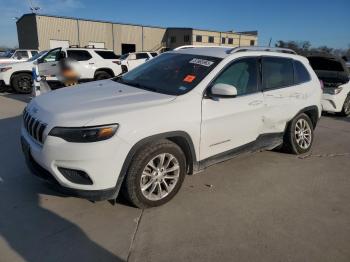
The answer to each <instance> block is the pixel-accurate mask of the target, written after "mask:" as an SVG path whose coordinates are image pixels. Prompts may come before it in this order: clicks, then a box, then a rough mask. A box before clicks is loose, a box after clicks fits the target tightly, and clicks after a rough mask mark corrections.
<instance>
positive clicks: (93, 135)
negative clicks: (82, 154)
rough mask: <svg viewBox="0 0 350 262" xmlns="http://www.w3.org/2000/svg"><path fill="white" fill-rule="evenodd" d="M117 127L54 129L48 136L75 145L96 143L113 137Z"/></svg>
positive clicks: (113, 125)
mask: <svg viewBox="0 0 350 262" xmlns="http://www.w3.org/2000/svg"><path fill="white" fill-rule="evenodd" d="M118 127H119V125H118V124H112V125H103V126H91V127H55V128H53V129H52V130H51V131H50V133H49V136H56V137H60V138H62V139H64V140H66V141H68V142H75V143H89V142H97V141H102V140H106V139H109V138H111V137H112V136H114V134H115V133H116V132H117V130H118Z"/></svg>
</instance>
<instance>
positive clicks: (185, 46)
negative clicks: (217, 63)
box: [173, 45, 231, 51]
mask: <svg viewBox="0 0 350 262" xmlns="http://www.w3.org/2000/svg"><path fill="white" fill-rule="evenodd" d="M200 47H207V48H208V47H215V48H218V47H222V48H231V46H223V45H183V46H179V47H176V48H174V49H173V51H177V50H182V49H189V48H200Z"/></svg>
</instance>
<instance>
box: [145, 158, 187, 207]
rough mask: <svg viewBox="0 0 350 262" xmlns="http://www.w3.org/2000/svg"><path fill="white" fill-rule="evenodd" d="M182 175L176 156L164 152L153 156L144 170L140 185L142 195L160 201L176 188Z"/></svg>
mask: <svg viewBox="0 0 350 262" xmlns="http://www.w3.org/2000/svg"><path fill="white" fill-rule="evenodd" d="M179 175H180V165H179V161H178V160H177V159H176V157H175V156H174V155H172V154H169V153H162V154H159V155H157V156H156V157H154V158H152V159H151V160H150V161H149V162H148V164H147V165H146V166H145V168H144V170H143V171H142V175H141V180H140V187H141V192H142V195H143V196H144V197H145V198H147V199H148V200H151V201H158V200H161V199H163V198H164V197H166V196H167V195H169V194H170V193H171V192H172V191H173V189H174V188H175V186H176V184H177V182H178V180H179Z"/></svg>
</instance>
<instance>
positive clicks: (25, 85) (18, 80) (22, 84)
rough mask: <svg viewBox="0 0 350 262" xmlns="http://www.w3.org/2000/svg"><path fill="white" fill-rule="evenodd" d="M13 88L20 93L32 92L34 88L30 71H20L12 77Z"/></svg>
mask: <svg viewBox="0 0 350 262" xmlns="http://www.w3.org/2000/svg"><path fill="white" fill-rule="evenodd" d="M11 83H12V88H13V89H14V90H15V91H16V92H17V93H19V94H30V93H31V92H32V88H33V86H32V85H33V80H32V76H31V75H30V74H28V73H20V74H17V75H15V76H13V77H12V81H11Z"/></svg>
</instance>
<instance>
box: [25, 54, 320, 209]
mask: <svg viewBox="0 0 350 262" xmlns="http://www.w3.org/2000/svg"><path fill="white" fill-rule="evenodd" d="M268 50H269V51H265V49H260V48H257V47H245V48H233V49H230V48H218V47H212V48H190V49H183V50H178V51H171V52H167V53H164V54H161V55H159V56H158V57H156V58H154V59H152V60H150V61H149V62H147V63H145V64H143V65H140V66H139V67H137V68H135V69H133V70H132V71H130V72H128V73H126V74H124V75H122V76H119V77H116V78H113V79H109V80H104V81H99V82H91V83H86V84H82V85H79V86H78V87H76V88H72V89H70V88H67V89H61V90H56V91H55V92H51V93H48V94H45V95H44V96H39V97H37V98H35V99H33V100H32V101H31V102H30V103H29V104H28V106H27V107H26V109H25V111H24V115H23V127H22V130H21V135H22V138H21V141H22V146H23V152H24V155H25V157H26V160H27V164H28V166H29V167H30V169H31V170H32V171H33V173H34V174H36V175H38V176H40V177H42V178H45V179H48V180H51V181H53V182H54V183H56V184H57V185H58V187H59V188H60V189H61V190H63V191H64V192H66V193H69V194H72V195H75V196H79V197H84V198H88V199H91V200H103V199H114V198H116V196H117V195H118V193H119V190H120V188H121V187H122V188H123V192H124V194H125V195H126V197H127V198H128V199H129V201H130V202H131V203H132V204H133V205H135V206H137V207H140V208H145V207H153V206H158V205H161V204H164V203H166V202H168V201H169V200H170V199H171V198H172V197H174V196H175V194H176V193H177V192H178V191H179V189H180V187H181V184H182V182H183V180H184V177H185V175H186V174H193V173H196V172H199V171H200V170H203V169H204V168H206V167H208V166H210V165H212V164H215V163H218V162H222V161H225V160H228V159H230V158H232V157H234V156H236V155H238V154H239V153H242V152H252V151H258V150H262V149H273V148H276V147H279V146H281V145H282V148H283V150H285V151H286V152H290V153H293V154H303V153H306V152H308V151H309V150H310V148H311V146H312V143H313V141H314V133H313V132H314V128H315V127H316V124H317V122H318V119H319V117H320V115H321V102H320V101H321V95H322V90H321V84H320V81H319V79H318V78H317V76H316V74H315V72H314V71H313V70H312V68H311V67H310V65H309V62H308V61H307V59H306V58H304V57H301V56H298V55H296V54H293V51H291V50H287V49H279V48H269V49H268ZM286 52H288V53H286ZM294 68H295V70H294Z"/></svg>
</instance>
